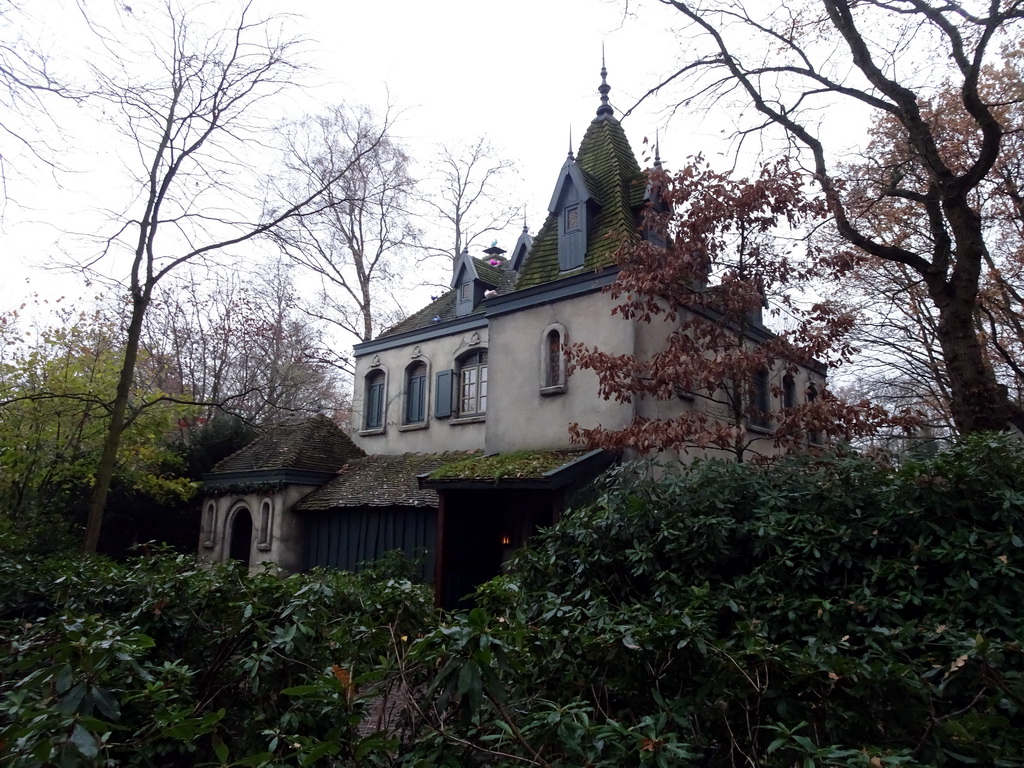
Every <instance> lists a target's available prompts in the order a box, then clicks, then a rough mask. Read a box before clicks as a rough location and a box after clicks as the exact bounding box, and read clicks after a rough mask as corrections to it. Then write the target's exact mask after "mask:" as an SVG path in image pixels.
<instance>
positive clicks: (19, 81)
mask: <svg viewBox="0 0 1024 768" xmlns="http://www.w3.org/2000/svg"><path fill="white" fill-rule="evenodd" d="M34 7H35V8H36V10H38V8H39V6H38V4H34ZM50 10H51V12H52V11H54V10H55V9H53V8H50ZM40 24H41V22H40V20H39V19H38V18H36V17H35V16H33V15H32V13H31V12H30V11H29V10H28V4H27V3H25V2H19V0H0V186H2V189H3V194H2V199H3V200H5V201H6V199H7V197H8V194H7V182H8V179H9V176H10V173H11V172H12V170H13V169H14V166H15V164H16V162H15V158H16V157H20V158H23V159H24V158H27V159H28V160H29V163H30V164H35V163H41V164H43V165H46V166H50V167H54V166H55V159H54V151H53V147H52V146H51V145H50V144H49V143H48V142H47V141H46V139H45V138H44V136H45V132H44V131H40V130H39V123H40V121H43V122H46V123H48V124H51V125H54V127H56V128H57V129H58V130H59V126H57V125H55V124H54V123H53V121H52V120H51V119H50V112H49V110H48V108H47V103H46V98H47V97H48V96H57V97H62V98H67V99H73V100H80V99H82V98H83V93H81V92H78V91H76V90H75V89H73V88H71V87H70V86H69V85H68V83H67V82H66V81H65V80H64V79H63V78H61V77H59V76H58V75H57V74H56V73H55V72H54V71H53V68H52V66H51V63H50V60H49V57H48V56H47V55H46V53H45V52H44V51H43V50H42V49H41V47H40V45H39V42H38V41H37V40H35V39H33V38H32V37H31V34H30V31H31V30H32V29H33V28H36V29H38V28H39V27H40ZM22 172H24V171H22Z"/></svg>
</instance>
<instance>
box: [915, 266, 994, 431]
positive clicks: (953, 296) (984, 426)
mask: <svg viewBox="0 0 1024 768" xmlns="http://www.w3.org/2000/svg"><path fill="white" fill-rule="evenodd" d="M928 288H929V293H930V294H931V296H932V300H933V301H934V302H935V306H936V307H937V308H938V310H939V327H938V338H939V344H940V345H941V347H942V356H943V358H944V360H945V363H946V374H947V376H948V377H949V390H950V411H951V412H952V414H953V422H954V423H955V424H956V428H957V430H958V431H959V432H960V434H968V433H970V432H979V431H983V430H1000V431H1001V430H1005V429H1006V428H1007V427H1008V426H1009V423H1010V409H1009V404H1008V402H1007V393H1006V388H1005V387H1004V386H1002V385H1001V384H999V382H998V381H996V377H995V373H994V371H993V370H992V366H991V365H989V362H988V359H987V358H986V357H985V352H984V349H983V348H982V342H981V340H980V339H979V338H978V334H977V332H976V331H975V327H974V308H975V306H976V302H975V301H974V300H973V299H971V298H964V297H963V296H961V295H959V293H960V292H959V291H957V290H956V286H955V284H953V283H951V282H947V281H945V280H943V281H941V285H940V286H933V285H932V283H931V281H929V286H928Z"/></svg>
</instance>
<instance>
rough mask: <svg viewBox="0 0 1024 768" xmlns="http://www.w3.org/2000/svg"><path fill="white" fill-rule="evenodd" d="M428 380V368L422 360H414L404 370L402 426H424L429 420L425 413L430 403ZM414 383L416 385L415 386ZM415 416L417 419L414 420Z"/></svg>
mask: <svg viewBox="0 0 1024 768" xmlns="http://www.w3.org/2000/svg"><path fill="white" fill-rule="evenodd" d="M429 378H430V367H429V366H428V365H427V364H426V362H424V361H423V360H414V361H413V362H411V363H410V364H409V365H408V367H407V368H406V369H405V397H404V399H403V404H402V425H403V426H424V425H426V423H427V420H428V418H429V414H428V412H427V405H428V404H429V402H430V398H429V397H428V396H427V381H428V380H429ZM414 382H415V383H416V385H415V386H414ZM414 390H415V391H414ZM414 398H415V400H414ZM414 402H415V403H418V406H419V408H418V411H419V413H418V414H416V413H414V412H413V408H412V407H413V404H414ZM417 415H418V416H419V418H416V416H417Z"/></svg>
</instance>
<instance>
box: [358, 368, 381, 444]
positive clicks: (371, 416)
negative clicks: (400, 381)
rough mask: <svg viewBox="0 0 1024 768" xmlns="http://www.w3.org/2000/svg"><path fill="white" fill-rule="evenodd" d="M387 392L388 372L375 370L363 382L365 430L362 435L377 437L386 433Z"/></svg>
mask: <svg viewBox="0 0 1024 768" xmlns="http://www.w3.org/2000/svg"><path fill="white" fill-rule="evenodd" d="M387 391H388V374H387V371H385V370H384V369H383V368H374V369H372V370H371V371H370V372H369V373H367V374H366V378H365V379H364V380H363V428H362V430H360V434H362V435H376V434H380V433H381V432H383V431H384V427H385V425H386V423H387ZM375 395H376V403H374V397H375Z"/></svg>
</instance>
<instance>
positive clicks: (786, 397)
mask: <svg viewBox="0 0 1024 768" xmlns="http://www.w3.org/2000/svg"><path fill="white" fill-rule="evenodd" d="M795 405H796V381H794V379H793V376H792V375H791V374H788V373H787V374H786V375H785V376H784V377H783V378H782V407H783V408H793V407H794V406H795Z"/></svg>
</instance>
